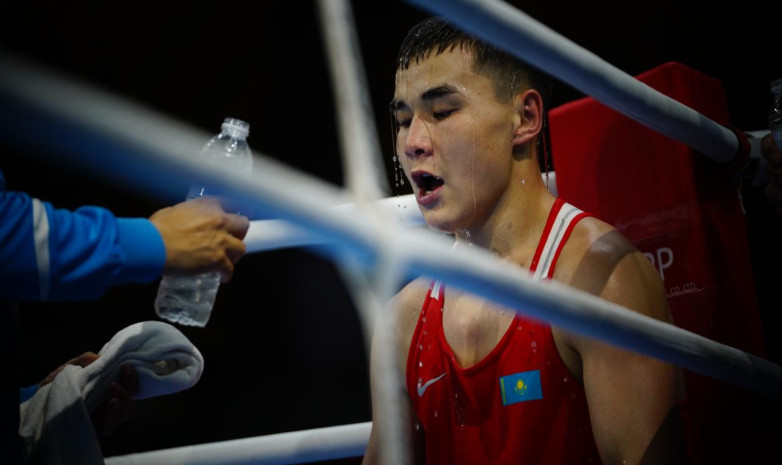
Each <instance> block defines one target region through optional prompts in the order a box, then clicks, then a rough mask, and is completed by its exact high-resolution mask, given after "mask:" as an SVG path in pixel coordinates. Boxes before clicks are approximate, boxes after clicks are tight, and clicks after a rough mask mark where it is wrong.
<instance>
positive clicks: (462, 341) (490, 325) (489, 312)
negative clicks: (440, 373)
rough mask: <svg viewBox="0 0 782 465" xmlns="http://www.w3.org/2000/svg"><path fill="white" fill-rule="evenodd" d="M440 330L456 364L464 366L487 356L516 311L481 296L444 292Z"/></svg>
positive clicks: (473, 363) (507, 327)
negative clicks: (445, 294) (441, 327)
mask: <svg viewBox="0 0 782 465" xmlns="http://www.w3.org/2000/svg"><path fill="white" fill-rule="evenodd" d="M447 294H449V295H447V297H446V300H445V302H446V303H445V305H444V306H443V313H442V319H443V333H444V335H445V340H446V342H447V343H448V345H449V346H450V348H451V350H452V351H453V353H454V355H455V356H456V359H457V361H458V363H459V365H460V366H461V367H463V368H467V367H470V366H473V365H475V364H476V363H478V362H480V361H481V360H483V359H484V358H486V356H488V355H489V354H490V353H491V352H492V350H494V348H495V347H496V346H497V344H498V343H499V342H500V341H501V340H502V338H503V337H504V335H505V334H506V333H507V332H508V329H509V328H510V326H511V324H512V323H513V320H514V318H515V316H516V313H515V312H514V311H513V310H510V309H506V308H502V307H500V306H498V305H496V304H493V303H491V302H489V301H486V300H484V299H480V298H476V297H473V296H469V295H465V294H460V293H457V292H452V293H449V292H447Z"/></svg>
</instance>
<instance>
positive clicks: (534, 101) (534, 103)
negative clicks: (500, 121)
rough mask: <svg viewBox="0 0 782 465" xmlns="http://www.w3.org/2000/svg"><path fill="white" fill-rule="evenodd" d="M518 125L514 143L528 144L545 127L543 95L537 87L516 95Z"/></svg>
mask: <svg viewBox="0 0 782 465" xmlns="http://www.w3.org/2000/svg"><path fill="white" fill-rule="evenodd" d="M514 103H515V109H516V125H515V128H514V130H513V145H523V144H527V143H529V142H531V141H533V140H535V137H537V135H538V134H540V131H541V129H542V128H543V97H541V96H540V93H539V92H538V91H537V90H535V89H527V90H525V91H524V92H522V93H520V94H518V95H516V97H515V102H514Z"/></svg>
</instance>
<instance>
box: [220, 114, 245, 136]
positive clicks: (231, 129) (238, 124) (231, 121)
mask: <svg viewBox="0 0 782 465" xmlns="http://www.w3.org/2000/svg"><path fill="white" fill-rule="evenodd" d="M222 130H223V132H227V133H228V134H229V135H231V136H233V137H240V138H242V139H244V138H246V137H247V136H248V135H249V134H250V124H249V123H247V122H245V121H242V120H240V119H236V118H230V117H229V118H225V120H223V125H222Z"/></svg>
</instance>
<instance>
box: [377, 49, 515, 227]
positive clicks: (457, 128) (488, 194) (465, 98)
mask: <svg viewBox="0 0 782 465" xmlns="http://www.w3.org/2000/svg"><path fill="white" fill-rule="evenodd" d="M392 108H395V110H394V116H395V118H396V121H397V123H398V126H399V131H398V133H397V136H396V137H397V139H396V144H397V156H398V157H399V160H400V163H401V165H402V168H403V170H404V172H405V175H406V176H407V179H408V180H409V181H410V183H411V185H412V186H413V191H414V193H415V197H416V199H417V201H418V204H419V206H420V208H421V211H422V213H423V215H424V219H425V220H426V222H427V223H428V224H429V225H430V226H432V227H434V228H436V229H439V230H442V231H448V232H455V231H456V230H458V229H462V228H467V229H470V228H473V227H480V225H481V224H483V222H484V221H485V220H486V219H487V217H488V215H489V214H491V209H492V208H494V206H495V204H497V202H499V201H500V200H501V198H502V195H503V193H504V192H505V190H506V188H507V186H508V185H509V182H510V175H511V165H512V150H513V129H514V124H515V123H517V121H516V118H515V115H516V113H515V112H514V106H513V102H507V103H500V102H498V101H497V99H496V97H495V94H494V89H493V87H492V83H491V81H490V80H489V79H488V78H487V77H485V76H482V75H478V74H476V73H475V72H474V71H473V70H472V53H471V52H469V51H464V50H461V49H459V48H458V47H457V48H456V49H455V50H453V51H450V52H445V53H442V54H440V55H437V56H434V55H433V56H431V57H430V58H427V59H425V60H423V61H420V62H418V63H412V64H411V65H410V67H409V68H408V69H407V70H400V71H398V72H397V75H396V90H395V92H394V100H393V101H392Z"/></svg>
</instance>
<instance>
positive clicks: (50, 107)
mask: <svg viewBox="0 0 782 465" xmlns="http://www.w3.org/2000/svg"><path fill="white" fill-rule="evenodd" d="M465 11H469V10H465ZM479 14H481V13H480V12H476V11H473V12H471V13H470V15H479ZM446 16H451V15H450V14H446ZM454 16H455V14H454ZM484 20H485V21H486V22H491V21H493V20H492V19H491V17H490V16H486V17H485V18H484ZM484 24H486V23H484ZM535 64H538V63H535ZM0 67H1V68H2V70H3V72H2V73H0V107H5V108H6V109H11V108H13V109H14V111H13V112H11V111H3V112H0V131H2V132H3V133H4V134H5V137H7V138H9V139H14V140H16V141H17V142H22V143H27V144H31V143H33V142H32V141H30V140H28V139H26V137H27V136H29V134H27V133H25V131H24V130H23V128H24V124H25V123H33V124H42V122H43V123H45V124H47V125H48V126H47V127H48V128H49V129H50V130H49V133H48V136H49V137H48V139H47V143H49V144H51V145H50V146H49V147H42V148H47V149H48V150H49V151H50V152H52V153H56V154H58V155H62V154H64V153H70V154H71V155H73V157H74V158H73V159H70V160H68V162H69V163H70V164H71V165H74V164H76V165H81V166H86V167H89V168H91V169H93V170H95V171H93V172H94V173H95V174H96V175H99V176H107V177H110V178H112V179H116V180H118V181H121V182H123V183H125V184H127V185H133V186H136V187H141V188H144V189H145V190H146V191H147V192H149V193H154V194H157V195H160V196H162V197H164V198H167V199H169V200H171V201H179V199H180V195H181V193H180V192H174V191H173V190H172V185H174V184H175V183H173V182H171V180H181V181H183V182H186V181H187V180H188V179H191V178H192V177H193V176H194V175H198V177H200V178H203V179H206V180H210V181H213V183H214V184H216V185H218V186H220V187H222V188H224V189H225V190H226V191H227V192H228V193H230V194H232V195H235V196H236V197H237V198H238V199H240V200H242V201H246V202H248V203H251V204H252V205H253V206H254V207H257V208H256V209H257V210H261V211H262V212H263V213H265V214H266V215H268V217H270V218H279V219H280V220H282V221H286V222H289V223H290V224H292V225H294V226H295V227H297V228H300V229H301V230H302V231H306V233H305V234H306V235H307V236H308V237H305V236H302V237H300V239H299V240H300V241H301V242H300V244H301V245H306V243H309V244H316V245H317V244H324V245H326V246H325V247H316V250H318V251H320V252H322V253H324V254H326V255H328V256H329V257H331V258H332V259H335V260H340V259H344V257H345V256H346V255H350V256H351V257H353V258H354V259H355V263H358V264H360V266H362V267H364V268H365V269H367V270H369V269H372V268H373V267H374V266H375V265H376V264H377V261H378V260H379V254H380V253H381V250H380V249H381V248H384V249H385V250H386V251H389V250H390V251H393V252H394V253H395V254H398V259H399V262H398V263H400V264H401V265H402V266H403V267H404V271H405V272H406V275H407V276H408V277H413V276H417V275H427V276H431V277H433V278H438V279H442V280H443V281H445V282H448V283H453V284H454V285H456V286H458V287H460V288H463V289H465V290H467V291H470V292H473V293H475V294H477V295H480V296H482V297H485V298H488V299H491V300H494V301H495V302H497V303H499V304H501V305H505V306H508V307H513V308H524V314H525V315H528V316H532V317H535V318H539V319H542V320H544V321H548V322H550V323H552V324H556V325H559V326H562V327H563V328H565V329H569V330H572V331H575V332H579V333H582V334H585V335H588V336H593V337H596V338H599V339H601V340H605V341H606V342H609V343H613V344H615V345H618V346H620V347H625V348H628V349H630V350H634V351H637V352H640V353H644V354H647V355H650V356H653V357H656V358H660V359H662V360H665V361H668V362H671V363H674V364H676V365H679V366H681V367H683V368H686V369H690V370H692V371H695V372H698V373H701V374H704V375H707V376H711V377H714V378H717V379H721V380H724V381H727V382H730V383H733V384H736V385H739V386H743V387H747V388H749V389H753V390H757V391H759V392H762V393H764V394H766V395H768V396H770V397H772V398H775V399H778V398H779V397H780V396H781V395H782V368H780V367H779V366H778V365H776V364H774V363H771V362H769V361H766V360H762V359H759V358H757V357H755V356H753V355H751V354H748V353H745V352H742V351H739V350H737V349H734V348H731V347H728V346H725V345H722V344H719V343H717V342H714V341H711V340H708V339H706V338H703V337H701V336H699V335H697V334H694V333H691V332H688V331H686V330H683V329H681V328H678V327H675V326H673V325H668V324H665V323H662V322H659V321H657V320H653V319H651V318H648V317H645V316H643V315H640V314H637V313H635V312H630V311H627V310H626V309H624V308H622V307H619V306H617V305H613V304H610V303H607V302H605V301H603V300H601V299H599V298H597V297H594V296H591V295H589V294H586V293H583V292H580V291H577V290H574V289H571V288H568V287H566V286H563V285H560V284H558V283H556V282H535V281H531V280H530V278H529V277H528V276H527V274H526V273H523V272H522V271H521V270H519V269H517V268H516V267H514V266H512V265H510V264H507V263H504V262H502V261H501V260H499V259H498V258H497V257H495V256H493V255H492V254H490V253H488V252H485V251H481V250H473V251H470V252H469V253H464V251H461V252H459V251H454V250H452V248H451V241H449V240H447V239H445V238H444V237H442V236H441V235H437V234H433V233H431V232H429V231H427V230H423V229H418V228H403V227H400V228H398V229H399V230H398V231H397V230H394V231H393V242H391V241H389V240H388V237H389V236H388V235H385V234H378V231H377V227H378V223H377V221H375V219H374V216H372V217H369V218H368V217H367V216H364V215H355V211H351V209H350V208H339V207H338V206H339V205H346V204H350V203H351V202H355V200H356V199H354V198H352V197H351V196H350V195H347V194H346V193H345V192H343V191H341V190H339V189H336V188H334V186H331V185H328V184H326V183H323V182H320V181H318V180H317V179H314V178H311V177H308V176H306V175H303V174H301V173H297V172H294V171H293V170H290V169H288V168H286V167H285V166H283V165H281V164H278V163H276V162H274V161H272V160H270V159H268V158H266V157H263V156H261V155H259V154H256V155H255V164H256V167H257V169H256V170H255V172H254V174H253V175H252V177H250V178H247V179H244V178H238V179H237V178H235V177H234V175H233V174H232V173H230V172H229V171H228V170H225V169H223V168H221V167H211V166H208V165H207V164H206V163H205V162H203V161H201V160H198V159H196V158H191V157H189V154H190V153H193V152H196V151H198V150H200V147H201V145H202V143H203V140H205V139H206V137H205V136H207V137H208V135H207V134H203V133H201V132H199V131H194V130H192V129H191V128H188V127H186V126H185V125H182V124H180V123H177V122H176V121H172V120H171V119H169V118H166V117H165V116H163V115H159V114H156V113H154V112H150V111H149V110H147V109H145V108H141V107H138V106H135V105H133V104H131V103H129V102H126V101H122V100H120V99H117V98H115V97H112V96H111V95H108V94H105V93H101V92H98V91H95V90H94V89H90V88H88V87H84V86H81V85H78V84H75V83H71V82H68V81H66V80H63V79H59V78H54V77H52V75H51V74H49V73H45V72H41V71H40V70H38V69H36V68H35V67H32V68H30V67H28V66H27V65H25V64H24V63H23V62H20V61H17V60H16V59H15V58H14V57H12V56H6V55H3V54H0ZM619 73H620V74H621V72H619ZM73 102H78V105H77V104H74V103H73ZM674 103H675V104H676V105H679V106H681V105H680V104H678V103H676V102H674ZM669 104H670V102H666V103H665V104H664V105H663V106H666V107H667V106H668V105H669ZM685 108H686V107H685ZM685 113H686V112H685ZM11 115H13V118H12V117H11ZM700 119H701V120H703V119H704V118H703V117H702V116H701V117H700ZM712 124H716V123H712ZM707 126H709V125H707ZM707 132H708V131H707ZM731 136H733V134H732V133H731ZM699 139H700V138H699ZM705 139H708V137H705ZM724 139H725V138H721V137H717V140H718V142H717V143H715V144H711V143H707V144H706V145H708V146H712V147H714V146H718V147H720V146H721V147H726V146H730V143H729V141H726V140H724ZM84 141H87V142H88V143H87V144H84V143H83V142H84ZM695 142H698V143H699V144H703V143H704V141H700V140H699V141H695ZM734 142H735V139H734ZM694 148H696V149H698V147H694ZM698 150H699V151H701V152H704V153H713V151H712V152H710V151H709V150H704V149H702V148H700V149H698ZM716 151H717V152H719V150H716ZM734 151H735V150H733V152H734ZM727 152H731V153H732V151H731V150H723V151H722V153H727ZM105 153H113V154H114V157H113V158H112V159H111V160H110V162H109V161H107V160H106V159H105V158H106V157H105V156H104V155H105ZM123 168H126V169H123ZM291 184H295V185H296V186H297V189H289V188H288V186H290V185H291ZM390 201H392V202H393V201H394V200H393V199H391V200H390ZM359 213H363V211H362V210H360V211H359ZM381 216H382V215H381ZM267 224H268V223H267ZM389 224H393V221H386V222H385V223H384V227H387V226H388V225H389ZM257 226H261V225H257ZM403 229H404V230H403ZM305 241H306V242H305ZM260 242H262V239H259V243H258V244H248V249H253V250H263V249H264V247H263V246H262V245H259V244H260ZM361 425H362V424H359V425H357V426H359V427H364V426H361ZM346 428H347V426H346ZM301 434H302V435H304V434H306V432H304V433H301ZM326 434H327V435H328V434H330V433H326ZM361 434H363V433H361ZM275 436H276V435H275ZM294 437H295V438H296V439H293V440H292V441H291V443H292V444H295V442H296V441H297V440H299V439H300V438H301V436H297V435H296V434H294ZM259 442H262V440H261V439H259ZM231 443H233V444H238V443H235V442H231ZM221 444H222V443H216V444H211V445H208V444H204V445H200V446H189V447H188V448H184V449H190V448H199V450H200V451H205V450H207V449H208V448H210V447H213V448H215V449H214V450H215V451H217V450H218V448H221V447H222V446H221ZM292 444H291V447H292V448H293V449H294V450H295V447H293V445H292ZM221 450H224V451H225V452H226V455H225V456H221V457H222V459H223V460H221V463H226V464H227V463H269V462H263V461H262V460H264V459H263V458H262V456H263V450H260V449H259V450H256V453H255V454H253V455H252V457H251V458H248V457H244V459H243V460H242V461H241V462H238V461H232V460H233V458H232V457H231V453H229V450H230V449H229V450H226V449H221ZM165 453H166V452H165V451H157V452H151V453H150V454H151V455H150V456H145V457H148V458H149V459H150V460H151V461H150V462H147V461H145V462H143V463H153V462H157V463H162V462H160V461H159V460H158V459H159V458H160V457H161V454H165ZM183 454H186V452H184V451H181V452H180V453H179V454H176V455H178V456H179V459H177V458H172V460H173V461H169V462H165V463H190V464H194V463H206V462H199V461H198V460H199V457H190V456H188V461H187V462H184V461H181V460H180V459H182V458H183V456H182V455H183ZM200 456H202V457H203V456H205V454H204V453H202V454H200ZM116 459H117V460H119V459H120V458H119V457H118V458H116ZM237 460H238V457H237ZM107 463H108V462H107ZM139 463H141V462H139ZM211 463H214V461H212V462H211ZM275 463H283V462H275ZM284 463H300V462H295V461H289V462H284Z"/></svg>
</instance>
